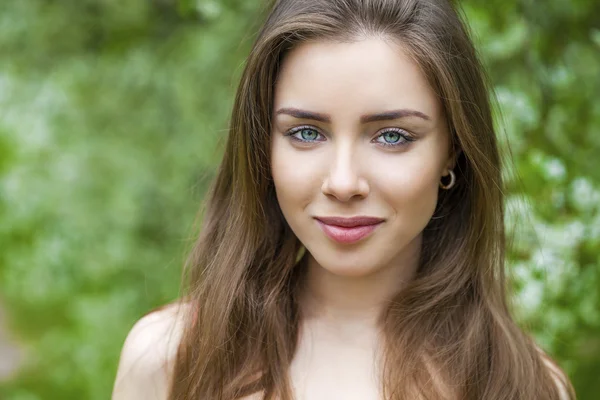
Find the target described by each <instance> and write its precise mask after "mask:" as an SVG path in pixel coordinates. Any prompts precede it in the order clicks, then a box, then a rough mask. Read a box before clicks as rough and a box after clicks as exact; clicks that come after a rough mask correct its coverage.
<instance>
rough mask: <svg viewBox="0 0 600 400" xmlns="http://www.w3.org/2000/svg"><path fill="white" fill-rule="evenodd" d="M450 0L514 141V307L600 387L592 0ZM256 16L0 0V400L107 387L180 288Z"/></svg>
mask: <svg viewBox="0 0 600 400" xmlns="http://www.w3.org/2000/svg"><path fill="white" fill-rule="evenodd" d="M461 5H462V7H463V10H464V13H465V15H466V18H467V19H468V21H469V24H470V26H471V28H472V31H473V35H474V39H475V40H476V43H477V47H478V49H479V51H480V53H481V55H482V57H483V59H484V62H485V64H486V66H487V69H488V72H489V75H490V78H491V80H492V82H493V87H494V92H495V94H496V96H497V98H498V105H497V108H496V124H497V126H498V132H499V137H500V139H501V141H502V143H503V146H504V148H506V142H507V141H508V143H509V144H510V147H511V149H512V155H513V165H514V167H515V168H507V169H506V178H507V182H508V193H507V208H508V211H509V212H508V215H507V224H508V226H509V227H510V229H509V230H510V232H511V235H512V236H514V239H513V246H512V247H511V249H510V251H509V256H510V257H509V259H510V260H509V261H510V265H509V268H510V272H511V273H512V274H513V275H514V278H515V280H514V290H513V292H514V293H515V295H514V298H513V300H514V302H515V312H516V315H517V317H518V319H519V321H520V323H521V324H522V326H523V328H524V329H525V330H527V331H528V332H531V334H532V335H533V336H535V338H536V339H537V341H538V343H540V345H541V346H542V347H543V348H544V349H546V351H548V352H549V353H550V354H551V355H552V356H554V357H555V358H556V359H557V360H558V361H559V363H560V364H561V365H562V366H563V367H564V368H565V370H566V371H567V372H568V374H569V376H570V377H571V379H572V381H573V383H574V385H575V388H576V390H577V393H578V397H579V398H580V399H584V400H588V399H589V400H592V399H600V379H598V378H600V100H599V96H598V95H599V94H600V2H599V1H597V0H545V1H533V0H503V1H500V0H485V1H484V0H465V1H461ZM262 8H263V3H262V2H259V1H251V0H220V1H218V0H196V1H191V0H127V1H117V0H56V1H49V0H45V1H43V0H1V1H0V55H1V56H0V249H1V251H0V318H1V319H2V321H0V399H3V400H4V399H11V400H36V399H64V400H69V399H78V400H79V399H91V400H96V399H97V400H100V399H107V398H109V397H110V393H111V389H112V385H113V380H114V375H115V372H116V367H117V362H118V357H119V351H120V348H121V346H122V343H123V340H124V339H125V336H126V334H127V332H128V330H129V329H130V328H131V326H132V325H133V323H134V322H135V321H136V320H137V319H138V318H139V317H140V316H141V315H143V314H144V313H145V312H147V311H148V310H150V309H152V308H153V307H156V306H158V305H161V304H164V303H166V302H169V301H171V300H173V299H175V298H176V297H177V295H178V291H179V283H180V274H181V265H182V262H183V260H184V257H185V253H186V250H187V249H188V248H189V246H190V245H191V242H192V240H193V236H194V234H195V232H194V229H193V222H194V219H195V217H196V212H197V209H198V207H199V204H200V202H201V200H202V197H203V194H204V192H205V190H206V187H207V185H208V183H209V182H210V180H211V178H212V177H213V175H214V170H215V166H216V164H217V163H218V161H219V159H220V156H221V154H222V150H221V149H222V147H221V145H222V142H223V139H224V138H225V135H226V130H227V120H228V117H229V112H230V107H231V104H232V98H233V94H234V91H235V87H236V82H237V79H238V77H239V74H240V72H241V68H242V66H243V61H244V57H245V55H246V54H247V52H248V50H249V47H250V45H251V43H252V39H253V37H254V35H255V34H256V31H257V29H258V27H259V21H260V17H261V15H262V13H263V10H262ZM17 367H18V368H17Z"/></svg>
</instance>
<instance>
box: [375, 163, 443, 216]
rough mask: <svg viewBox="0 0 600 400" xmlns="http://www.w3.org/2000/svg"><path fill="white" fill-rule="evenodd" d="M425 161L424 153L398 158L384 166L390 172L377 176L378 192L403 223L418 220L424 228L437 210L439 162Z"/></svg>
mask: <svg viewBox="0 0 600 400" xmlns="http://www.w3.org/2000/svg"><path fill="white" fill-rule="evenodd" d="M425 161H428V159H427V158H422V157H410V158H409V157H406V158H403V159H398V160H397V162H395V163H393V165H391V164H390V163H388V165H387V166H386V167H385V169H383V168H381V169H380V170H385V171H387V173H385V174H380V175H379V177H378V178H375V179H377V189H378V192H379V193H381V196H382V197H383V198H384V201H385V202H386V203H387V204H388V205H389V206H390V207H391V208H393V212H394V213H395V215H396V217H397V218H398V219H399V221H400V222H401V223H402V224H403V225H404V226H406V224H410V225H412V224H416V226H419V227H420V226H422V228H424V227H425V225H426V224H427V222H428V221H429V220H430V218H431V216H432V215H433V212H434V210H435V206H436V203H437V196H438V179H439V166H438V165H437V163H435V162H429V163H428V162H425ZM382 167H383V166H382Z"/></svg>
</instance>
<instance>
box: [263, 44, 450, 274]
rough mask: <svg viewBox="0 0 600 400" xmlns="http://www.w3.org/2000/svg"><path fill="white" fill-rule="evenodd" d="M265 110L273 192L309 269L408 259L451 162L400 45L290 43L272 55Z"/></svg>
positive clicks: (442, 131)
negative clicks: (275, 67) (279, 59)
mask: <svg viewBox="0 0 600 400" xmlns="http://www.w3.org/2000/svg"><path fill="white" fill-rule="evenodd" d="M272 120H273V131H272V141H271V160H272V165H271V168H272V175H273V179H274V183H275V189H276V192H277V199H278V202H279V205H280V207H281V210H282V212H283V214H284V216H285V218H286V220H287V222H288V224H289V225H290V227H291V229H292V230H293V231H294V233H295V234H296V236H297V237H298V239H299V240H300V241H301V242H302V243H303V244H304V246H305V247H306V249H307V250H308V252H309V253H310V255H311V256H312V257H313V258H314V260H316V262H317V263H318V264H319V265H320V266H321V267H323V268H325V269H326V270H328V271H329V272H331V273H333V274H336V275H345V276H355V277H356V276H366V275H369V274H371V273H373V272H376V271H378V270H380V269H382V268H386V267H388V266H390V265H399V264H402V263H403V262H406V260H408V259H412V260H414V259H415V255H417V257H418V254H419V253H420V246H421V234H422V231H423V229H424V228H425V226H426V225H427V223H428V222H429V220H430V218H431V217H432V215H433V212H434V209H435V205H436V202H437V195H438V188H439V186H438V184H439V181H440V179H441V177H442V176H445V175H447V174H448V168H451V167H452V164H451V162H452V161H451V158H450V157H449V137H448V132H447V130H446V128H445V126H446V125H445V124H446V123H445V120H444V116H443V112H442V109H441V104H440V102H439V100H438V99H437V97H436V95H435V93H434V92H433V91H432V89H431V88H430V87H429V86H428V84H427V82H426V79H425V76H424V75H423V74H422V73H421V71H420V69H419V67H418V66H417V64H416V63H414V62H413V61H412V60H411V59H410V58H409V57H408V56H407V55H406V54H405V53H404V52H403V50H402V48H401V47H400V46H398V45H395V44H392V43H391V42H386V41H384V40H382V39H375V38H374V39H365V40H361V41H356V42H353V43H337V42H309V43H304V44H302V45H299V46H298V47H296V48H295V49H293V50H292V51H291V52H290V53H289V54H288V55H287V56H286V58H285V59H284V61H283V63H282V68H281V71H280V74H279V76H278V80H277V83H276V88H275V100H274V109H273V114H272ZM331 217H340V218H342V220H336V219H335V218H333V219H330V218H331ZM353 217H371V219H366V220H365V219H362V220H361V219H355V220H351V219H350V220H348V219H344V218H353ZM369 224H371V225H369ZM373 224H374V225H373ZM341 225H346V226H341ZM352 225H357V226H354V227H353V226H352Z"/></svg>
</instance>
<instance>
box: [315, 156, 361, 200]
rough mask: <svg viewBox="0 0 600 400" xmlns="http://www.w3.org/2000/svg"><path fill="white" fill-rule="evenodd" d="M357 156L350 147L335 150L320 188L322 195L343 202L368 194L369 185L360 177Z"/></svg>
mask: <svg viewBox="0 0 600 400" xmlns="http://www.w3.org/2000/svg"><path fill="white" fill-rule="evenodd" d="M357 156H358V155H357V154H356V153H355V152H354V151H353V150H352V148H351V146H350V145H347V146H344V147H340V148H338V149H336V153H335V156H333V157H332V158H331V162H330V163H329V171H328V173H327V175H326V177H325V180H324V181H323V185H322V186H321V191H322V192H323V194H325V195H327V196H332V197H335V198H336V199H338V200H339V201H344V202H345V201H349V200H351V199H352V198H354V197H363V198H364V197H366V196H367V195H368V194H369V190H370V189H369V184H368V182H367V180H366V179H365V178H364V177H363V176H361V173H360V171H361V166H360V164H361V163H360V159H358V158H359V157H357Z"/></svg>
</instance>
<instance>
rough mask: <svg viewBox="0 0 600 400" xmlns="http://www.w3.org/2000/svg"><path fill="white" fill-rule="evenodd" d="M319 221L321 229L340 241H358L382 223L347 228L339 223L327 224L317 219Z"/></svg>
mask: <svg viewBox="0 0 600 400" xmlns="http://www.w3.org/2000/svg"><path fill="white" fill-rule="evenodd" d="M317 222H318V223H319V225H320V226H321V229H323V232H325V234H326V235H327V236H329V237H330V238H331V239H333V240H335V241H336V242H339V243H355V242H358V241H359V240H361V239H363V238H365V237H367V236H369V235H370V234H371V232H373V231H374V230H375V229H377V227H378V226H379V225H381V222H380V223H378V224H374V225H362V226H355V227H352V228H346V227H343V226H337V225H327V224H326V223H323V222H321V221H319V220H317Z"/></svg>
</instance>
